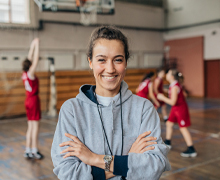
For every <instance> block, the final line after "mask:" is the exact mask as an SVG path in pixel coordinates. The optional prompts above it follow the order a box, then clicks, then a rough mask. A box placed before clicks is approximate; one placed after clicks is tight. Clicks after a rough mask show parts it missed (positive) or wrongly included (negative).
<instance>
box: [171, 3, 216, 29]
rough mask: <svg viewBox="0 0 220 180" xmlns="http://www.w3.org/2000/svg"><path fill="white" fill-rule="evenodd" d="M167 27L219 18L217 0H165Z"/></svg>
mask: <svg viewBox="0 0 220 180" xmlns="http://www.w3.org/2000/svg"><path fill="white" fill-rule="evenodd" d="M167 3H168V14H167V15H168V17H167V18H168V23H167V27H168V28H170V27H178V26H185V25H191V24H195V23H201V22H206V21H212V20H217V19H220V1H219V0H167Z"/></svg>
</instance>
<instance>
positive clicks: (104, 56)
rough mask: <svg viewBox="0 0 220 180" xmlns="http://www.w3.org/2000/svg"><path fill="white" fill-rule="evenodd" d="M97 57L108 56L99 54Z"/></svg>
mask: <svg viewBox="0 0 220 180" xmlns="http://www.w3.org/2000/svg"><path fill="white" fill-rule="evenodd" d="M96 57H107V56H105V55H101V54H99V55H97V56H96Z"/></svg>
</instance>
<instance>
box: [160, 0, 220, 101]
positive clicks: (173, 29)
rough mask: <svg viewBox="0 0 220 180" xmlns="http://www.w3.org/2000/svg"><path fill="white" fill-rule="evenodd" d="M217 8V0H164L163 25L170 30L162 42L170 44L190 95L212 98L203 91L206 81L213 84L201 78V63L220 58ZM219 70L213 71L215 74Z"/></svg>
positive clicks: (203, 68) (219, 15)
mask: <svg viewBox="0 0 220 180" xmlns="http://www.w3.org/2000/svg"><path fill="white" fill-rule="evenodd" d="M219 7H220V1H219V0H211V1H207V0H193V1H191V0H184V1H175V0H167V12H168V13H167V14H166V17H165V19H166V24H165V26H166V27H167V28H169V29H170V30H169V31H168V32H165V33H164V34H163V37H164V41H165V45H169V44H170V45H171V46H170V54H171V55H172V56H175V58H177V59H178V62H179V64H180V66H179V67H180V70H182V71H183V74H184V76H185V77H186V79H185V85H186V87H187V88H188V90H189V91H191V92H192V95H193V96H198V97H214V94H213V95H211V94H210V93H208V94H207V93H205V91H207V90H206V89H207V88H206V86H207V84H212V83H213V82H207V81H211V78H205V77H207V74H206V72H208V71H206V72H205V69H206V67H205V66H206V65H207V63H205V62H206V61H209V60H215V61H216V60H217V61H218V60H219V59H220V11H219ZM183 44H184V47H183ZM190 47H193V48H192V49H191V50H190ZM193 50H195V51H193ZM177 52H179V53H177ZM219 71H220V67H219ZM219 71H215V72H213V73H214V74H215V76H216V77H218V76H219V73H218V72H219ZM193 84H194V85H193ZM214 88H218V86H215V87H214ZM215 91H216V92H217V91H219V92H220V89H219V88H218V89H216V90H215ZM210 92H212V91H210Z"/></svg>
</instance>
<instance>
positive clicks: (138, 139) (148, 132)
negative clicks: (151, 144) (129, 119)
mask: <svg viewBox="0 0 220 180" xmlns="http://www.w3.org/2000/svg"><path fill="white" fill-rule="evenodd" d="M150 133H151V131H146V132H144V133H143V134H140V135H139V136H138V138H137V140H136V141H137V142H139V141H140V140H141V139H143V138H144V137H146V136H147V135H149V134H150Z"/></svg>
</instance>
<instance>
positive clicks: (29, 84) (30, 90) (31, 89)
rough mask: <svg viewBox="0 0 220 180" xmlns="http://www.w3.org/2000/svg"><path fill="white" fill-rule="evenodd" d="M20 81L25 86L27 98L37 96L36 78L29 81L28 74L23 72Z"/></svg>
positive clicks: (37, 85) (37, 81)
mask: <svg viewBox="0 0 220 180" xmlns="http://www.w3.org/2000/svg"><path fill="white" fill-rule="evenodd" d="M22 80H23V83H24V86H25V90H26V96H27V97H31V96H35V95H38V93H39V80H38V78H37V77H36V76H35V78H34V79H30V76H28V72H23V74H22Z"/></svg>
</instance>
